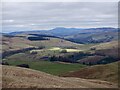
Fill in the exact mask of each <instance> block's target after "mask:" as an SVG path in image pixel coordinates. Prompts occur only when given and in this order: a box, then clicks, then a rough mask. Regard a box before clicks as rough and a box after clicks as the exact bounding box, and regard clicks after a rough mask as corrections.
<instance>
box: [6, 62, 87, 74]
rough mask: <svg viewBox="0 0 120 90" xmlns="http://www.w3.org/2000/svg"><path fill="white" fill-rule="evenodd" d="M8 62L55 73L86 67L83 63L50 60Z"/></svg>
mask: <svg viewBox="0 0 120 90" xmlns="http://www.w3.org/2000/svg"><path fill="white" fill-rule="evenodd" d="M7 62H8V63H9V64H10V65H12V66H16V65H18V64H28V65H29V66H30V68H31V69H35V70H39V71H43V72H46V73H49V74H53V75H61V74H64V73H67V72H71V71H77V70H80V69H81V68H83V67H85V65H81V64H71V63H59V62H50V61H25V60H22V61H21V60H7Z"/></svg>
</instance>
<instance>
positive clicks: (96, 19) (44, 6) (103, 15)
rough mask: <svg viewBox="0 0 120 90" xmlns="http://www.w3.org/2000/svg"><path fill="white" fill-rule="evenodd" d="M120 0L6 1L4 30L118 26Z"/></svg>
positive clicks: (4, 5) (3, 6) (3, 12)
mask: <svg viewBox="0 0 120 90" xmlns="http://www.w3.org/2000/svg"><path fill="white" fill-rule="evenodd" d="M117 14H118V3H117V2H4V3H2V16H3V17H2V31H3V32H11V31H24V30H48V29H52V28H56V27H66V28H91V27H93V28H94V27H117V17H118V15H117Z"/></svg>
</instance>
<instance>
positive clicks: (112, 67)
mask: <svg viewBox="0 0 120 90" xmlns="http://www.w3.org/2000/svg"><path fill="white" fill-rule="evenodd" d="M119 63H120V62H115V63H110V64H106V65H95V66H90V67H86V68H83V69H81V70H78V71H75V72H70V73H66V74H63V75H62V76H67V77H79V78H86V79H100V80H105V81H110V82H114V83H118V64H119Z"/></svg>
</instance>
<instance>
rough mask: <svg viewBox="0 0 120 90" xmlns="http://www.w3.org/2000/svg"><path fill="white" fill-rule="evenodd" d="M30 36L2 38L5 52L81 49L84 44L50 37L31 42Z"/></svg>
mask: <svg viewBox="0 0 120 90" xmlns="http://www.w3.org/2000/svg"><path fill="white" fill-rule="evenodd" d="M28 36H29V35H26V36H25V35H24V36H15V37H7V36H3V37H2V48H3V51H8V50H16V49H22V48H27V47H40V46H45V47H79V46H83V45H82V44H76V43H73V42H70V41H66V40H63V39H59V38H52V37H50V38H49V40H39V41H30V40H28V39H27V37H28Z"/></svg>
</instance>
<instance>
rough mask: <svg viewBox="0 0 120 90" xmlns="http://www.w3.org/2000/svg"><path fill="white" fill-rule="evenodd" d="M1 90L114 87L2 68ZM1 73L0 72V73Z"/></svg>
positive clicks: (15, 68) (20, 69) (17, 68)
mask: <svg viewBox="0 0 120 90" xmlns="http://www.w3.org/2000/svg"><path fill="white" fill-rule="evenodd" d="M2 69H3V72H2V76H3V77H2V80H3V81H2V86H3V87H2V88H115V87H117V86H116V85H114V84H112V83H109V82H106V81H100V80H87V79H81V78H63V77H58V76H53V75H49V74H46V73H43V72H40V71H36V70H31V69H26V68H20V67H13V66H2ZM0 73H1V72H0Z"/></svg>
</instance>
